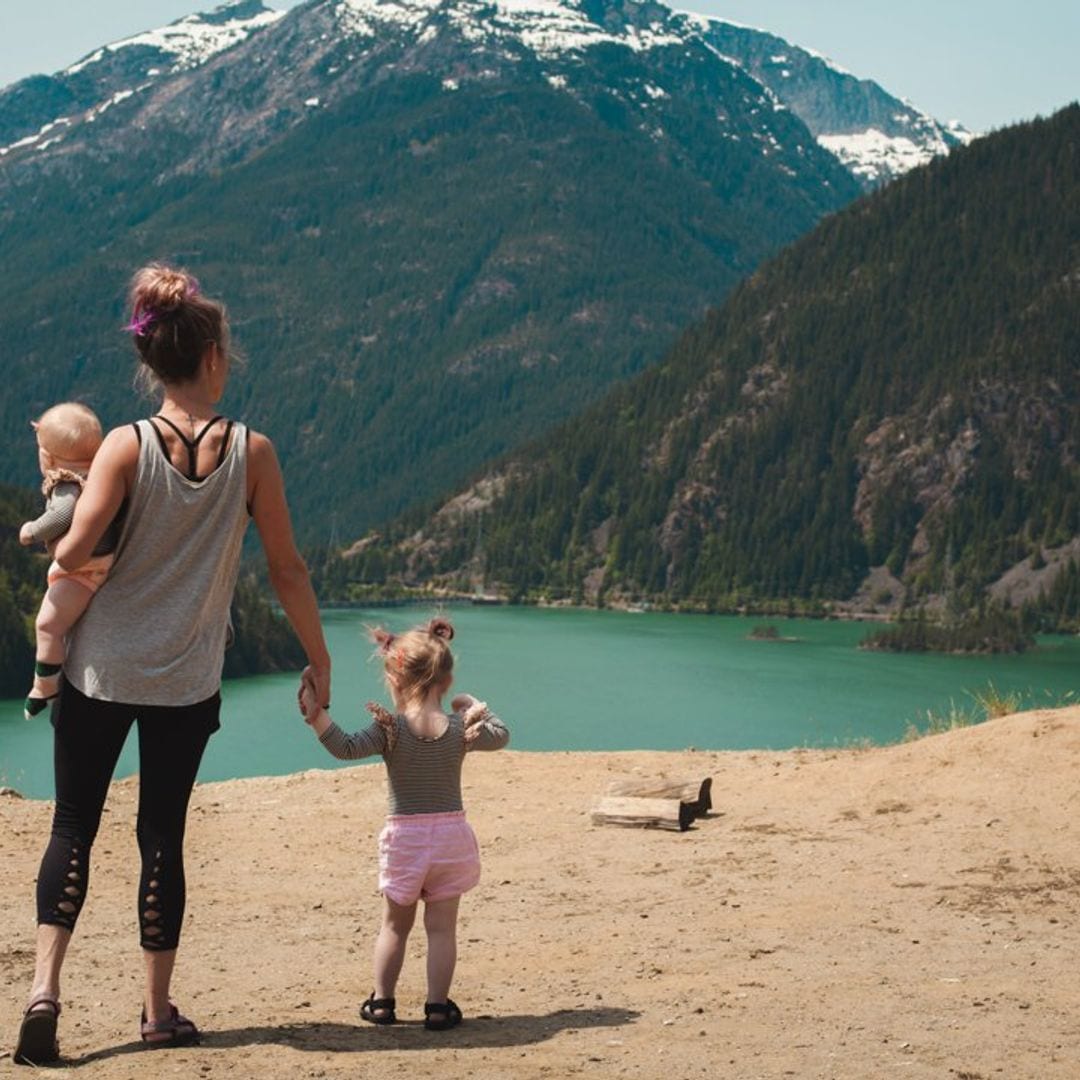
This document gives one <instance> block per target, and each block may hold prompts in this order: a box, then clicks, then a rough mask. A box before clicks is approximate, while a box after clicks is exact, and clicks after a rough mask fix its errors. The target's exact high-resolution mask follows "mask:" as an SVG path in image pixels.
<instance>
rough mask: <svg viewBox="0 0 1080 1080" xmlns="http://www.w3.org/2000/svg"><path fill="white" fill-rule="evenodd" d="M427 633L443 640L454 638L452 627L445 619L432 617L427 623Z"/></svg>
mask: <svg viewBox="0 0 1080 1080" xmlns="http://www.w3.org/2000/svg"><path fill="white" fill-rule="evenodd" d="M428 633H429V634H431V636H432V637H437V638H442V640H443V641H453V640H454V628H453V627H452V626H451V625H450V623H449V622H448V621H447V620H446V619H432V620H431V622H429V623H428Z"/></svg>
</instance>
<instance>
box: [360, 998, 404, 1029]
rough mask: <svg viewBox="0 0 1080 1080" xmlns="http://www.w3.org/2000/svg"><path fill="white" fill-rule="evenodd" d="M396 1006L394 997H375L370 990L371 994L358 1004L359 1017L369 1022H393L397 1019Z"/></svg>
mask: <svg viewBox="0 0 1080 1080" xmlns="http://www.w3.org/2000/svg"><path fill="white" fill-rule="evenodd" d="M396 1007H397V999H396V998H392V997H389V998H377V997H376V996H375V991H374V990H372V991H371V996H370V997H369V998H368V999H367V1001H365V1002H364V1003H363V1004H362V1005H361V1006H360V1018H361V1019H362V1020H367V1021H368V1022H369V1023H371V1024H393V1023H394V1022H395V1021H396V1020H397V1014H396V1013H395V1012H394V1009H395V1008H396Z"/></svg>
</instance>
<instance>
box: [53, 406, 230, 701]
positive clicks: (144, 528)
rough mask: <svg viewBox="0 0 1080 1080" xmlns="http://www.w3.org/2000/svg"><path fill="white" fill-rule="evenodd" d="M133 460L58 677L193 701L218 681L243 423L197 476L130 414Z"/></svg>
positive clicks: (128, 697)
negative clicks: (111, 548)
mask: <svg viewBox="0 0 1080 1080" xmlns="http://www.w3.org/2000/svg"><path fill="white" fill-rule="evenodd" d="M136 426H137V428H138V431H139V463H138V467H137V470H136V474H135V483H134V485H133V486H132V490H131V496H130V498H129V500H128V505H127V513H126V515H125V517H124V523H123V525H122V527H121V532H120V537H119V540H118V541H117V546H116V561H115V562H114V563H113V566H112V569H111V570H110V571H109V576H108V578H107V579H106V581H105V583H104V584H103V585H102V586H101V588H100V589H99V590H98V592H97V594H96V595H95V596H94V599H93V600H92V601H91V603H90V606H89V607H88V608H87V609H86V613H85V614H84V615H83V617H82V618H81V619H80V620H79V621H78V622H77V623H76V624H75V628H74V630H73V631H72V633H71V636H70V638H69V640H68V650H67V659H66V661H65V663H64V675H65V677H66V678H67V680H68V681H69V682H71V683H72V685H74V686H75V687H76V688H77V689H79V690H81V691H82V692H83V693H84V694H86V695H87V696H88V697H92V698H98V699H101V700H105V701H117V702H123V703H124V704H127V705H194V704H195V703H196V702H199V701H205V700H206V698H208V697H212V696H213V695H214V694H215V693H216V692H217V691H218V689H220V686H221V667H222V663H223V661H224V656H225V640H226V635H227V633H228V628H229V606H230V604H231V603H232V596H233V589H234V588H235V586H236V577H237V573H238V571H239V567H240V549H241V546H242V544H243V539H244V530H245V529H246V528H247V523H248V511H247V430H246V428H245V427H244V425H243V424H234V425H233V429H232V441H231V444H230V446H229V449H228V452H227V453H226V454H225V456H224V459H223V460H222V461H221V463H220V464H219V465H218V467H217V468H216V469H215V470H214V471H213V472H212V473H210V475H209V476H207V477H205V478H204V479H202V480H190V479H188V478H187V477H186V476H184V474H183V473H182V472H180V470H179V469H177V468H176V467H175V466H174V465H173V463H172V462H171V461H169V459H168V457H167V456H166V454H165V452H164V449H163V447H162V445H161V443H160V441H159V438H158V435H157V432H156V431H155V430H154V427H153V425H152V424H151V423H150V421H148V420H140V421H139V422H138V424H137V425H136Z"/></svg>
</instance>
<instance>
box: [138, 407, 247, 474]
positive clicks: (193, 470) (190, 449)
mask: <svg viewBox="0 0 1080 1080" xmlns="http://www.w3.org/2000/svg"><path fill="white" fill-rule="evenodd" d="M153 419H154V420H164V421H165V423H166V424H168V425H169V427H171V428H172V429H173V431H175V432H176V437H177V438H178V439H179V440H180V441H181V442H182V443H183V444H184V447H185V448H186V450H187V456H188V470H187V478H188V479H189V480H198V479H199V443H201V442H202V440H203V436H204V435H205V434H206V433H207V432H208V431H209V430H210V429H211V428H212V427H213V426H214V425H215V424H216V423H217V422H218V421H219V420H224V419H225V417H223V416H220V415H219V416H212V417H211V418H210V419H209V420H207V421H206V423H205V424H203V426H202V430H201V431H200V432H199V434H198V435H196V436H195V438H194V439H189V438H188V437H187V436H186V435H185V434H184V433H183V432H182V431H181V430H180V429H179V428H178V427H177V426H176V425H175V424H174V423H173V422H172V421H171V420H170V419H169V418H168V417H167V416H162V415H161V413H158V414H157V415H156V416H154V417H153ZM232 424H233V422H232V421H231V420H230V421H229V428H227V429H226V431H225V439H226V442H225V443H223V444H222V450H221V456H220V458H219V459H218V464H219V465H220V464H221V463H222V462H223V461H224V460H225V445H227V442H228V436H229V429H231V428H232ZM152 426H153V428H154V430H155V431H157V435H158V439H159V440H160V441H161V448H162V450H164V451H165V456H166V457H168V456H169V451H168V448H167V447H166V446H165V439H164V437H163V436H162V434H161V432H160V431H158V428H157V425H156V424H154V425H152Z"/></svg>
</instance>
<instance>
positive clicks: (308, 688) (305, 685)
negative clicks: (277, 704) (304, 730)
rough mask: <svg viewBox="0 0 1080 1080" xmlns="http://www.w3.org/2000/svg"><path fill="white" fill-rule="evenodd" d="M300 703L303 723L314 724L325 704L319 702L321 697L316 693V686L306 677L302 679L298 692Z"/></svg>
mask: <svg viewBox="0 0 1080 1080" xmlns="http://www.w3.org/2000/svg"><path fill="white" fill-rule="evenodd" d="M297 698H298V699H299V703H300V715H301V716H302V717H303V723H305V724H311V725H313V724H314V723H315V720H318V719H319V714H320V713H321V712H322V711H323V706H322V705H320V704H319V697H318V696H316V694H315V688H314V687H313V686H312V685H311V684H310V683H309V681H308V680H307V679H306V678H302V679H300V691H299V693H298V694H297Z"/></svg>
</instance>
